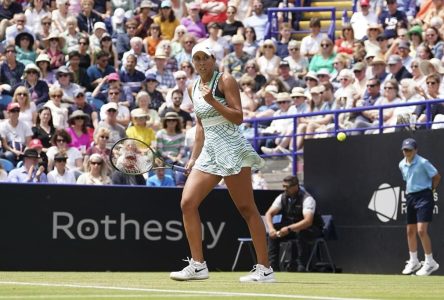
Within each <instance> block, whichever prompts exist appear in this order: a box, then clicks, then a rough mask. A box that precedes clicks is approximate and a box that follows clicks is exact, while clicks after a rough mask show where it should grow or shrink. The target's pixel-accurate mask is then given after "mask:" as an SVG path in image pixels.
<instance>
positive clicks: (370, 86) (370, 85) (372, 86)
mask: <svg viewBox="0 0 444 300" xmlns="http://www.w3.org/2000/svg"><path fill="white" fill-rule="evenodd" d="M375 86H376V84H367V87H369V88H374V87H375Z"/></svg>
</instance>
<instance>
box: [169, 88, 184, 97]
mask: <svg viewBox="0 0 444 300" xmlns="http://www.w3.org/2000/svg"><path fill="white" fill-rule="evenodd" d="M173 94H179V95H181V96H182V97H183V92H182V91H181V90H179V89H175V90H173V91H172V92H171V97H172V96H173Z"/></svg>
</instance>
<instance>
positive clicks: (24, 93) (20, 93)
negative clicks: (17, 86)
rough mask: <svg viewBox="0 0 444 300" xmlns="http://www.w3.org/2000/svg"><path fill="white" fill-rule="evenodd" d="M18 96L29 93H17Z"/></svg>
mask: <svg viewBox="0 0 444 300" xmlns="http://www.w3.org/2000/svg"><path fill="white" fill-rule="evenodd" d="M17 96H26V97H28V94H27V93H17Z"/></svg>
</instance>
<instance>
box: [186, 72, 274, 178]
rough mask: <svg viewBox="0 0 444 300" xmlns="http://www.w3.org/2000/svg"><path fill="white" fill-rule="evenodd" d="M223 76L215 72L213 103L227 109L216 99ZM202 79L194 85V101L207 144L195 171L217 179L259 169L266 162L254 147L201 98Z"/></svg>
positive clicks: (220, 100)
mask: <svg viewBox="0 0 444 300" xmlns="http://www.w3.org/2000/svg"><path fill="white" fill-rule="evenodd" d="M221 76H222V73H219V72H217V71H215V72H214V73H213V77H212V78H211V81H210V83H209V86H210V88H211V91H212V94H213V97H214V99H216V100H217V101H218V102H220V103H221V104H223V105H225V106H227V102H226V100H225V99H224V98H222V97H218V96H216V95H215V92H216V88H217V84H218V82H219V79H220V77H221ZM200 82H201V79H200V77H199V78H198V79H197V80H196V81H195V82H194V85H193V90H192V95H191V96H192V100H193V105H194V111H195V113H196V116H197V117H199V118H200V120H201V121H202V126H203V129H204V135H205V142H204V145H203V148H202V152H201V153H200V156H199V158H198V159H197V160H196V163H195V165H194V168H196V169H198V170H200V171H202V172H205V173H210V174H214V175H219V176H223V177H224V176H230V175H235V174H238V173H239V172H240V171H241V168H242V167H251V168H252V169H260V168H262V167H263V166H264V164H265V162H264V160H263V159H262V158H261V157H260V156H259V155H258V154H257V153H256V151H254V149H253V147H252V146H251V144H250V143H249V142H248V141H247V140H246V139H245V138H244V136H243V135H242V134H241V132H240V131H239V127H238V126H237V125H236V124H234V123H232V122H230V121H228V120H227V119H225V118H224V117H223V116H222V115H221V114H220V113H219V112H218V111H217V110H216V109H214V107H213V106H211V105H210V104H208V103H207V102H206V101H205V100H204V99H203V97H202V94H201V92H200V89H199V84H200Z"/></svg>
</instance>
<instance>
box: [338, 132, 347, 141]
mask: <svg viewBox="0 0 444 300" xmlns="http://www.w3.org/2000/svg"><path fill="white" fill-rule="evenodd" d="M336 138H337V139H338V141H340V142H343V141H345V139H346V138H347V135H346V134H345V133H343V132H339V133H338V134H337V135H336Z"/></svg>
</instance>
